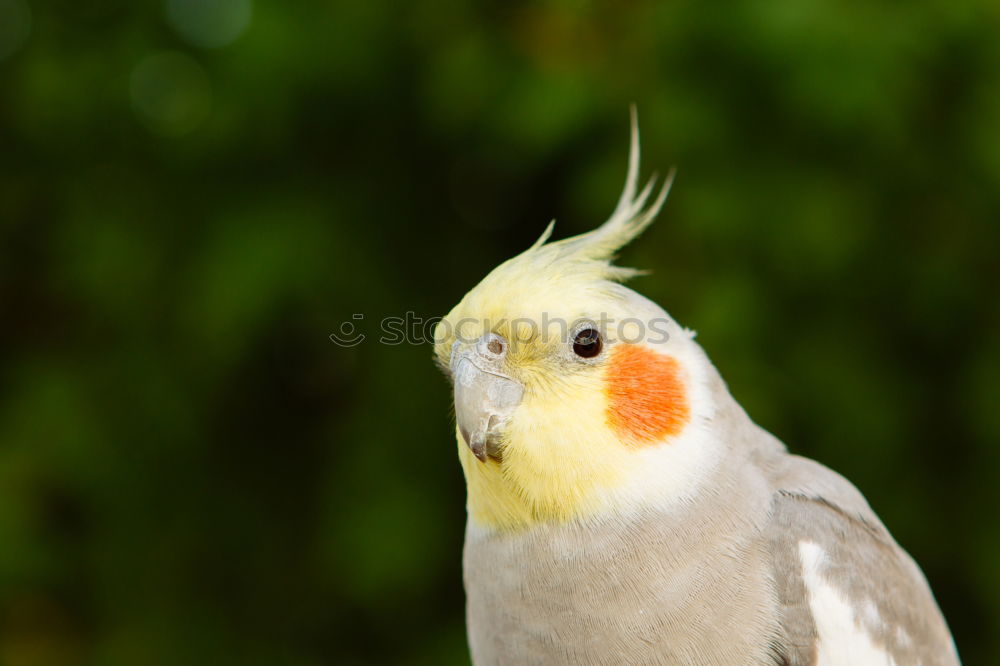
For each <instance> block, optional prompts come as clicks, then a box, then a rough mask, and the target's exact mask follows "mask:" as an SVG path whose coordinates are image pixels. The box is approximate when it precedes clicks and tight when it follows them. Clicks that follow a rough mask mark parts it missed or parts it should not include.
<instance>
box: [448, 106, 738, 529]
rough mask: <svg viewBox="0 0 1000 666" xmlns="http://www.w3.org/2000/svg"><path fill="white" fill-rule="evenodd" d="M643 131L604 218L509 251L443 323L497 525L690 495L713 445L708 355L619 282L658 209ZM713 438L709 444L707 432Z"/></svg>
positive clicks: (468, 467)
mask: <svg viewBox="0 0 1000 666" xmlns="http://www.w3.org/2000/svg"><path fill="white" fill-rule="evenodd" d="M638 174H639V132H638V125H637V122H636V116H635V110H634V109H633V110H632V136H631V149H630V153H629V166H628V175H627V176H626V179H625V188H624V190H623V191H622V195H621V198H620V199H619V201H618V204H617V206H616V207H615V209H614V212H613V213H612V214H611V217H610V218H609V219H608V221H607V222H605V223H604V224H603V225H601V226H600V227H598V228H597V229H595V230H593V231H591V232H589V233H586V234H582V235H580V236H576V237H573V238H567V239H565V240H561V241H558V242H554V243H546V240H548V237H549V235H550V234H551V232H552V225H549V228H548V229H546V231H545V233H544V234H542V237H541V238H540V239H539V240H538V242H536V243H535V245H533V246H532V247H531V248H529V249H528V250H527V251H526V252H524V253H522V254H521V255H519V256H517V257H514V258H513V259H511V260H509V261H507V262H505V263H504V264H502V265H500V266H499V267H497V268H496V269H495V270H494V271H493V272H492V273H490V274H489V275H488V276H486V278H485V279H484V280H483V281H482V282H481V283H480V284H479V285H478V286H477V287H476V288H475V289H473V290H472V291H471V292H469V293H468V294H467V295H466V296H465V298H463V299H462V302H461V303H459V304H458V306H456V307H455V309H454V310H452V312H451V313H450V314H449V315H448V316H447V317H446V318H445V319H444V320H443V321H442V322H441V324H440V325H439V326H438V329H437V331H436V333H435V353H436V356H437V360H438V363H439V364H440V365H441V367H442V368H444V369H445V371H446V372H447V373H448V374H449V376H450V378H451V379H452V383H453V386H454V395H455V416H456V421H457V428H456V430H457V436H458V444H459V457H460V459H461V461H462V467H463V469H464V470H465V477H466V481H467V484H468V491H469V499H468V508H469V515H470V520H471V521H473V522H474V523H475V524H477V525H479V526H484V527H486V528H493V529H517V528H523V527H528V526H531V525H534V524H537V523H540V522H564V521H570V520H580V519H587V518H588V517H591V516H594V515H596V514H599V513H601V512H602V511H605V510H607V509H608V508H609V507H614V509H615V510H616V511H617V512H618V513H619V514H620V513H621V512H622V511H623V510H624V511H628V510H630V509H635V508H640V507H648V506H649V505H650V504H651V503H653V504H662V503H665V502H676V501H680V500H683V499H684V498H685V497H686V496H689V495H690V493H691V492H693V491H694V489H695V488H696V487H697V485H698V484H699V483H700V480H701V479H702V478H704V476H705V470H706V468H707V467H708V466H710V465H712V464H713V460H714V458H713V456H715V455H716V452H717V451H718V448H717V447H713V446H711V445H708V446H703V444H705V441H704V440H705V436H704V433H703V432H702V429H700V428H698V427H695V426H694V425H693V424H694V423H695V422H697V423H703V422H705V421H706V419H705V418H704V416H705V414H710V411H711V402H712V401H711V400H710V399H706V398H705V391H704V390H703V389H704V382H703V381H702V377H703V374H702V371H703V370H704V368H705V365H706V364H707V360H705V359H704V356H703V355H701V353H700V349H699V348H698V346H697V345H696V344H695V343H694V342H693V341H692V340H691V336H690V334H689V332H687V331H684V330H682V329H680V328H679V327H677V325H676V324H675V323H674V322H673V321H672V320H670V319H669V317H667V315H666V313H665V312H663V310H661V309H660V308H659V307H658V306H656V305H654V304H653V303H651V302H649V301H647V300H646V299H644V298H642V297H641V296H639V295H638V294H636V293H635V292H632V291H631V290H629V289H626V288H625V287H623V286H621V285H620V284H618V282H621V281H622V280H625V279H627V278H628V277H630V276H632V275H634V274H635V273H636V272H635V271H632V270H630V269H627V268H620V267H617V266H613V265H612V264H611V258H612V256H613V255H614V253H615V252H617V251H618V250H619V249H620V248H621V247H623V246H624V245H625V244H626V243H628V242H629V241H631V240H632V239H633V238H635V237H636V236H638V235H639V234H640V233H641V232H642V230H643V229H645V228H646V226H648V225H649V224H650V222H652V220H653V219H654V218H655V217H656V214H657V213H658V211H659V210H660V207H661V206H662V205H663V202H664V201H665V200H666V197H667V193H668V192H669V190H670V184H671V182H672V178H673V176H672V174H671V175H668V176H667V178H666V180H665V181H664V182H663V185H662V187H661V188H660V190H659V193H658V194H657V195H656V196H655V197H654V196H653V189H654V184H655V179H653V180H650V181H649V183H648V184H647V185H646V187H644V188H642V189H641V190H640V188H639V187H638ZM709 444H711V443H710V442H709Z"/></svg>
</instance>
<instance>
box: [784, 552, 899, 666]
mask: <svg viewBox="0 0 1000 666" xmlns="http://www.w3.org/2000/svg"><path fill="white" fill-rule="evenodd" d="M799 558H800V559H801V561H802V578H803V580H804V581H805V586H806V590H807V591H808V593H809V608H810V610H811V611H812V614H813V621H814V622H815V623H816V633H817V634H818V636H819V645H818V646H817V650H816V655H817V664H818V666H896V661H895V660H894V659H893V658H892V657H891V656H890V655H889V654H888V653H887V652H886V651H885V650H884V649H882V648H881V647H879V646H878V645H876V644H875V642H874V641H872V638H871V636H869V635H868V633H867V632H866V631H865V629H864V627H863V626H862V623H861V618H860V617H858V615H860V614H863V613H865V612H867V613H868V614H871V613H873V612H875V613H876V615H877V611H875V609H874V605H871V607H870V608H862V609H858V610H860V611H861V613H855V609H854V608H852V606H851V604H850V602H848V600H847V599H846V598H845V597H844V595H843V594H841V593H840V591H839V590H837V589H836V588H834V587H833V586H832V585H830V583H829V582H828V581H827V580H826V578H824V576H823V575H822V569H823V566H824V562H825V561H826V552H825V551H824V550H823V549H822V548H821V547H820V546H819V545H818V544H815V543H812V542H811V541H801V542H799ZM870 619H871V618H870Z"/></svg>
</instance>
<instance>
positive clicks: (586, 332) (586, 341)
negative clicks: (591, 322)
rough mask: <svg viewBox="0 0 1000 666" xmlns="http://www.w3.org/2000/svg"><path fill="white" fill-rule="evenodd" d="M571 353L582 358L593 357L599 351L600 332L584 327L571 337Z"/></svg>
mask: <svg viewBox="0 0 1000 666" xmlns="http://www.w3.org/2000/svg"><path fill="white" fill-rule="evenodd" d="M573 353H575V354H576V355H577V356H580V357H583V358H593V357H595V356H597V355H598V354H600V353H601V334H600V333H598V332H597V331H596V330H594V329H592V328H585V329H583V330H582V331H580V332H579V333H577V334H576V337H575V338H574V339H573Z"/></svg>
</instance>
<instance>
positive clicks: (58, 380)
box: [0, 0, 1000, 666]
mask: <svg viewBox="0 0 1000 666" xmlns="http://www.w3.org/2000/svg"><path fill="white" fill-rule="evenodd" d="M998 34H1000V4H997V3H995V2H986V1H985V0H984V1H981V2H974V1H969V0H933V1H920V2H911V3H900V2H886V1H884V0H849V1H844V2H840V3H834V2H832V1H831V0H767V1H766V2H759V1H751V0H737V1H735V2H730V3H724V4H715V3H704V2H698V1H697V0H671V1H667V2H651V1H634V2H620V3H597V2H585V1H582V0H575V1H570V0H561V1H559V0H549V1H547V2H538V3H530V4H522V3H512V2H472V1H471V0H468V1H465V2H415V3H403V2H385V1H382V2H363V1H360V0H359V1H356V2H346V1H345V2H319V1H315V0H304V1H301V2H294V3H291V2H274V1H268V2H265V1H261V0H254V1H253V2H252V4H251V0H166V1H165V2H162V1H161V2H146V3H137V2H124V1H121V0H118V1H115V0H92V1H89V2H70V1H68V0H51V1H49V2H40V1H33V0H0V240H2V245H0V312H2V316H3V319H2V326H0V663H2V664H5V665H10V666H31V665H44V666H49V665H52V666H63V665H67V666H68V665H76V664H109V665H122V666H132V665H145V664H152V665H160V664H162V665H173V664H213V665H220V664H241V665H256V664H261V665H264V664H268V665H270V664H292V665H303V666H305V665H319V664H331V663H372V662H375V663H407V664H447V663H455V664H461V663H465V662H466V661H467V656H466V648H465V639H464V625H463V615H462V614H463V594H462V588H461V578H460V550H461V544H462V536H463V534H462V533H463V523H464V507H463V504H464V487H463V482H462V479H461V472H460V469H459V466H458V464H457V461H456V458H455V444H454V440H453V434H452V425H451V417H450V414H449V410H450V406H449V389H448V386H447V384H446V382H445V380H444V379H443V378H442V377H441V376H439V373H438V371H437V370H436V369H435V368H434V366H433V364H432V362H431V354H430V348H429V347H428V346H426V345H425V346H415V345H400V346H387V345H382V344H379V343H378V342H377V341H376V338H377V337H378V335H379V331H378V323H377V322H378V321H379V320H380V319H381V318H382V317H386V316H400V315H403V314H404V313H405V312H407V311H412V312H414V313H416V315H418V316H421V317H430V316H434V315H440V314H443V313H445V312H446V311H447V310H448V309H450V307H451V306H452V305H453V304H454V303H455V302H457V301H458V299H459V298H460V297H461V296H462V294H464V293H465V291H466V290H467V289H469V288H470V287H471V286H473V284H475V283H476V282H477V281H478V279H479V278H480V277H481V276H482V275H484V274H485V273H486V272H487V271H488V270H489V269H490V268H492V267H493V266H494V265H496V264H497V263H498V262H500V261H501V260H503V259H505V258H507V257H509V256H511V255H512V254H514V253H516V252H518V251H520V250H522V249H523V248H525V247H526V246H528V245H529V244H530V243H531V242H532V241H534V240H535V238H536V237H537V236H538V234H539V233H540V232H541V230H542V228H543V227H544V225H545V223H546V222H547V221H548V220H549V219H550V218H553V217H555V218H558V220H559V223H558V224H557V228H556V234H557V236H565V235H569V234H574V233H579V232H582V231H584V230H586V229H589V228H591V227H593V226H594V225H596V224H598V223H600V222H601V221H602V220H603V219H604V217H605V216H606V215H607V214H608V213H609V212H610V210H611V208H612V207H613V203H614V201H615V199H616V197H617V194H618V191H619V188H620V185H621V181H622V179H623V176H624V169H625V158H626V146H627V130H628V126H627V123H628V115H627V108H628V103H629V102H633V101H634V102H636V103H637V104H638V107H639V112H640V119H641V124H642V130H643V138H644V142H643V148H644V156H645V159H644V164H645V167H646V172H647V173H648V172H650V171H652V169H654V168H658V169H660V170H661V173H662V170H663V169H665V168H666V167H669V166H671V165H677V166H678V168H679V176H678V179H677V182H676V185H675V187H674V192H673V194H672V195H671V198H670V201H669V203H668V205H667V207H666V210H665V212H664V214H663V215H662V216H661V220H660V222H659V223H658V224H656V225H654V227H653V228H652V229H651V230H650V231H649V232H648V233H647V234H646V235H645V236H644V237H643V238H642V239H641V241H640V242H638V243H637V244H636V245H635V246H634V247H632V248H629V249H627V250H626V251H625V253H624V256H623V263H625V264H626V265H634V266H640V267H645V268H650V269H653V271H654V272H653V274H652V275H651V276H649V277H643V278H640V279H638V280H636V281H635V282H634V283H633V286H635V287H636V288H637V289H639V290H640V291H642V292H644V293H645V294H647V295H648V296H650V297H652V298H653V299H654V300H656V301H658V302H659V303H661V304H662V305H664V306H665V307H666V308H667V309H668V310H669V311H670V312H671V313H672V314H673V315H674V316H675V317H676V318H677V319H678V320H679V321H680V322H682V323H683V324H685V325H687V326H690V327H692V328H695V329H696V330H698V331H699V332H700V338H699V339H700V340H701V342H702V344H703V345H704V346H705V348H706V349H707V350H708V352H709V354H710V355H711V357H712V358H713V359H714V361H715V362H716V364H717V365H718V366H719V368H720V370H721V371H722V373H723V375H724V376H725V377H726V378H727V380H728V381H729V383H730V386H731V388H732V390H733V392H734V394H735V395H736V397H737V398H738V399H739V400H740V401H741V402H742V403H743V404H744V406H745V407H746V408H747V409H748V411H749V412H750V414H751V416H753V417H754V418H755V419H756V420H757V421H758V422H760V423H761V424H762V425H764V426H765V427H767V428H768V429H770V430H772V431H773V432H775V433H776V434H777V435H779V436H780V437H781V438H782V439H784V440H785V441H787V442H788V443H789V444H790V446H791V447H792V449H793V450H794V451H796V452H799V453H804V454H807V455H810V456H813V457H816V458H818V459H819V460H820V461H822V462H824V463H827V464H829V465H830V466H832V467H834V468H835V469H837V470H839V471H841V472H842V473H844V474H846V475H847V476H848V477H849V478H850V479H852V480H853V481H854V482H855V483H856V484H857V485H858V486H859V487H860V488H861V490H862V491H863V492H864V493H865V494H866V495H867V496H868V498H869V500H870V501H871V503H872V505H873V506H874V508H875V509H876V511H878V512H879V514H880V515H881V516H882V517H883V519H884V520H885V522H886V523H887V525H888V526H889V527H890V529H891V530H892V531H893V532H894V534H895V535H896V537H897V538H898V540H899V541H900V542H901V543H902V544H903V546H904V547H906V548H907V549H908V550H909V551H910V552H911V553H912V554H913V555H914V556H915V557H916V559H917V560H918V561H919V562H920V563H921V564H922V566H923V567H924V570H925V571H926V573H927V575H928V578H929V579H930V581H931V584H932V585H933V587H934V589H935V591H936V593H937V596H938V599H939V601H940V603H941V606H942V607H943V609H944V611H945V614H946V615H947V617H948V618H949V621H950V623H951V626H952V628H953V630H954V633H955V636H956V639H957V642H958V646H959V649H960V650H961V652H962V653H963V655H964V657H965V660H966V662H967V663H969V664H994V663H1000V566H998V562H997V560H998V558H1000V522H998V521H997V520H996V518H995V516H996V514H997V511H998V508H997V507H998V504H1000V480H998V474H1000V448H998V443H1000V407H998V404H997V396H998V390H1000V336H998V332H997V331H998V327H1000V307H998V305H1000V297H998V294H997V292H998V286H1000V270H998V248H1000V231H998V225H1000V194H998V193H1000V188H998V186H1000V39H998V38H997V35H998ZM355 313H359V314H363V315H364V319H363V320H352V315H354V314H355ZM345 321H352V322H353V323H355V324H357V325H358V330H359V332H363V333H365V334H367V335H368V336H369V337H368V339H367V340H366V341H365V342H364V343H362V344H360V345H358V346H356V347H353V348H342V347H338V346H336V345H334V344H333V343H332V342H331V341H330V340H329V339H328V335H329V334H330V333H332V332H335V331H338V330H339V327H340V325H341V323H342V322H345Z"/></svg>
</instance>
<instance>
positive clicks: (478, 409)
mask: <svg viewBox="0 0 1000 666" xmlns="http://www.w3.org/2000/svg"><path fill="white" fill-rule="evenodd" d="M497 350H499V352H498V351H497ZM506 352H507V345H506V341H504V340H503V339H502V338H500V337H499V336H497V335H495V334H492V333H491V334H487V336H484V338H483V340H480V341H479V343H477V344H476V345H475V347H472V348H464V349H463V348H458V346H457V345H456V348H455V350H454V351H453V352H452V357H451V372H452V377H453V378H454V381H455V418H456V420H457V421H458V430H459V432H460V433H461V434H462V438H463V439H465V443H466V444H467V445H468V446H469V448H470V449H472V453H473V454H474V455H475V456H476V458H478V459H479V461H480V462H486V458H487V457H491V458H494V459H498V458H499V457H500V431H501V430H502V429H503V426H504V425H506V423H507V422H508V421H509V420H510V417H511V415H512V414H513V413H514V410H515V409H517V406H518V405H519V404H521V398H522V397H523V395H524V387H523V386H521V384H520V383H518V382H517V381H515V380H514V379H512V378H511V377H509V376H507V375H506V374H504V373H503V372H502V370H501V367H500V366H501V364H502V361H503V358H504V357H505V356H506Z"/></svg>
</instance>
